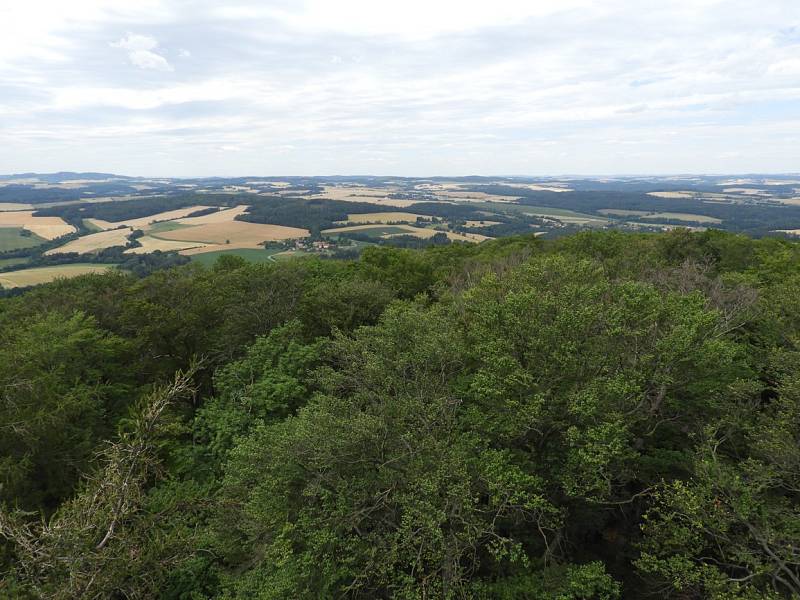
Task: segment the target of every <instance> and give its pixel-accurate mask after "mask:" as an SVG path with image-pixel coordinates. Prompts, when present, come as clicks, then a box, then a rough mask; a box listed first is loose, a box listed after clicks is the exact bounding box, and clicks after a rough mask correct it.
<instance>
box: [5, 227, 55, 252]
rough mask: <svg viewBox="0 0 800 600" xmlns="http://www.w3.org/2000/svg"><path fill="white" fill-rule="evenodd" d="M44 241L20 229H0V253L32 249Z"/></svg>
mask: <svg viewBox="0 0 800 600" xmlns="http://www.w3.org/2000/svg"><path fill="white" fill-rule="evenodd" d="M43 241H44V240H43V239H42V238H40V237H39V236H38V235H34V234H32V233H31V232H30V231H26V230H24V229H22V228H21V227H0V251H5V250H17V249H19V248H32V247H34V246H37V245H39V244H41V243H42V242H43Z"/></svg>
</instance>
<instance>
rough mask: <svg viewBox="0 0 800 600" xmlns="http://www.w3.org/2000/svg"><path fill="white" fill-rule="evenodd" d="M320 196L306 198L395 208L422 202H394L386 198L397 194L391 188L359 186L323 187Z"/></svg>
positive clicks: (395, 190)
mask: <svg viewBox="0 0 800 600" xmlns="http://www.w3.org/2000/svg"><path fill="white" fill-rule="evenodd" d="M322 189H323V192H322V193H321V194H315V195H313V196H306V197H307V198H313V199H317V200H342V201H344V202H365V203H367V204H380V205H383V206H394V207H397V208H408V207H409V206H413V205H414V204H419V203H420V202H425V201H424V200H395V199H392V198H388V197H387V196H388V194H392V193H395V192H397V191H398V190H397V189H393V188H368V187H360V186H332V185H326V186H323V188H322Z"/></svg>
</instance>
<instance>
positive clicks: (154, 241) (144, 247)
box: [125, 235, 208, 254]
mask: <svg viewBox="0 0 800 600" xmlns="http://www.w3.org/2000/svg"><path fill="white" fill-rule="evenodd" d="M136 241H137V242H139V244H141V245H140V246H137V247H136V248H129V249H128V250H125V254H149V253H150V252H155V251H156V250H160V251H161V252H169V251H170V250H185V249H187V248H198V247H205V246H208V244H203V243H202V242H180V241H176V240H164V239H161V238H157V237H152V236H149V235H143V236H142V237H140V238H139V239H138V240H136Z"/></svg>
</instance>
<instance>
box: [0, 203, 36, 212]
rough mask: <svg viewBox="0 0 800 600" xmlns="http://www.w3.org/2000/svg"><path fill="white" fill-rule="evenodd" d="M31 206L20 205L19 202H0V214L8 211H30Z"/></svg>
mask: <svg viewBox="0 0 800 600" xmlns="http://www.w3.org/2000/svg"><path fill="white" fill-rule="evenodd" d="M32 209H33V204H20V203H19V202H0V212H6V211H9V210H32Z"/></svg>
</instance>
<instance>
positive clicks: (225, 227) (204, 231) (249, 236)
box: [158, 217, 309, 251]
mask: <svg viewBox="0 0 800 600" xmlns="http://www.w3.org/2000/svg"><path fill="white" fill-rule="evenodd" d="M200 218H202V217H200ZM308 235H309V232H308V230H307V229H300V228H298V227H283V226H282V225H265V224H262V223H248V222H246V221H226V222H222V223H206V224H205V225H197V226H195V227H185V228H182V229H175V230H173V231H164V232H161V233H159V234H158V237H159V238H161V239H164V240H177V241H183V242H201V243H205V244H215V245H223V246H224V248H222V249H226V248H227V249H234V248H258V247H260V246H261V244H262V242H266V241H277V240H289V239H294V238H302V237H308ZM226 242H230V243H229V244H228V243H226ZM219 249H220V248H215V250H219ZM207 251H210V250H207Z"/></svg>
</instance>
